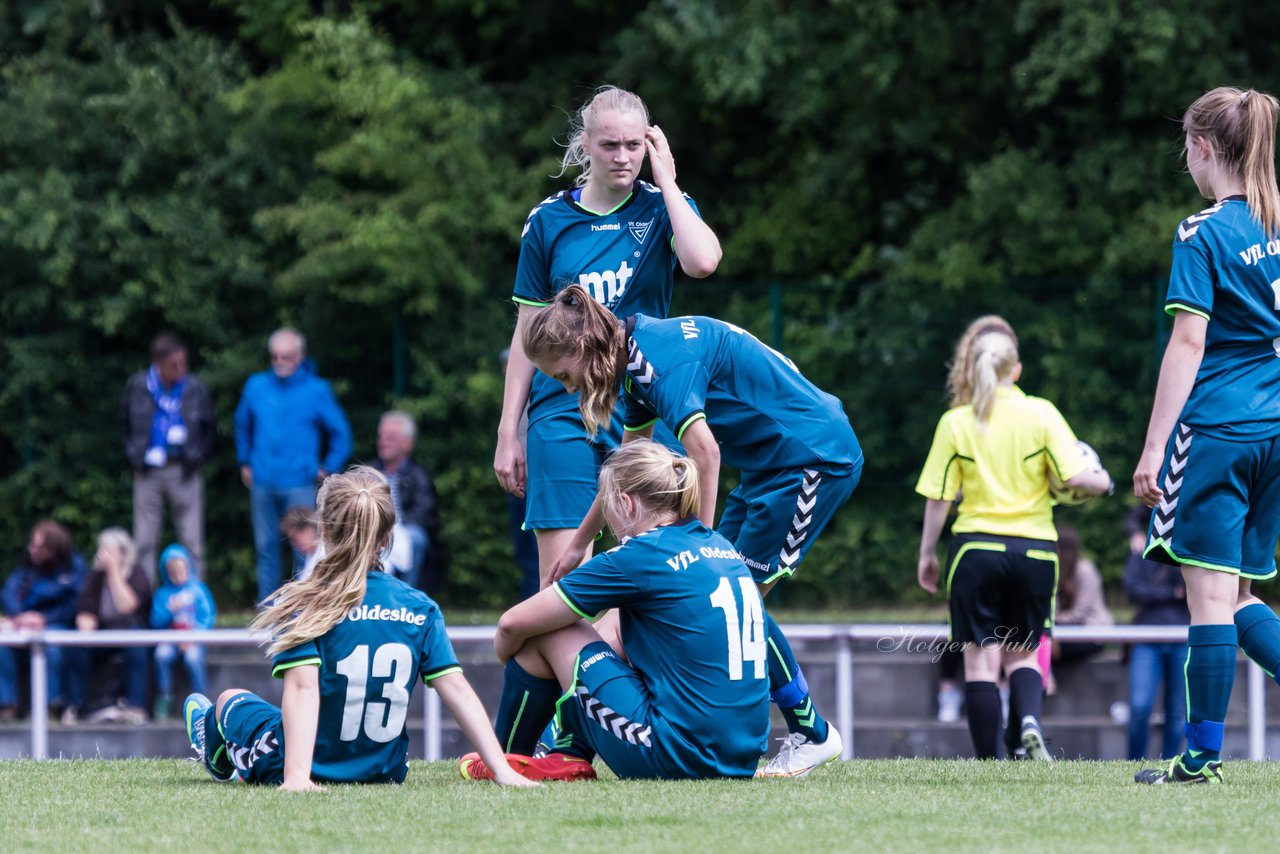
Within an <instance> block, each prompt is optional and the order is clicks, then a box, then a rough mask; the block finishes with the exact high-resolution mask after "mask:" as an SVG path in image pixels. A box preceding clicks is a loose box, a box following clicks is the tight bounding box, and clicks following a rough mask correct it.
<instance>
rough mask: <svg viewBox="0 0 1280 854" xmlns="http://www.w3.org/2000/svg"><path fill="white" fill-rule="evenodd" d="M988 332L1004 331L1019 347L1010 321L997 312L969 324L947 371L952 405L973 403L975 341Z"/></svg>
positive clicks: (957, 343)
mask: <svg viewBox="0 0 1280 854" xmlns="http://www.w3.org/2000/svg"><path fill="white" fill-rule="evenodd" d="M988 332H1002V333H1004V334H1005V335H1007V336H1008V337H1009V339H1010V340H1011V341H1013V347H1014V349H1015V350H1016V349H1017V347H1018V336H1017V335H1016V334H1014V331H1013V327H1012V326H1010V325H1009V321H1007V320H1005V319H1004V318H1003V317H1000V316H999V315H997V314H986V315H983V316H982V317H979V318H978V319H977V320H975V321H973V322H972V323H970V324H969V326H968V328H967V329H965V331H964V334H963V335H961V336H960V340H959V341H957V342H956V350H955V355H953V356H952V357H951V364H950V365H949V366H948V373H947V393H948V394H949V395H950V396H951V406H952V407H953V408H954V407H956V406H964V405H965V404H968V403H973V359H974V355H975V354H974V346H973V345H974V342H976V341H977V340H978V338H979V337H980V336H982V335H985V334H987V333H988Z"/></svg>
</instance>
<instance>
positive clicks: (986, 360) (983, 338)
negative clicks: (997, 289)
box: [970, 332, 1018, 424]
mask: <svg viewBox="0 0 1280 854" xmlns="http://www.w3.org/2000/svg"><path fill="white" fill-rule="evenodd" d="M973 351H974V357H973V370H972V371H971V372H970V382H971V383H972V385H973V414H974V417H975V418H977V419H978V422H979V423H981V424H985V423H987V422H988V421H990V420H991V410H992V408H993V407H994V406H995V402H996V389H998V388H999V386H1000V382H1001V381H1002V380H1007V379H1009V377H1011V376H1012V375H1013V369H1014V367H1015V366H1016V365H1017V364H1018V348H1017V345H1015V344H1014V343H1013V339H1011V338H1010V337H1009V336H1008V335H1005V334H1004V333H1003V332H988V333H986V334H985V335H980V336H978V338H977V339H975V340H974V342H973Z"/></svg>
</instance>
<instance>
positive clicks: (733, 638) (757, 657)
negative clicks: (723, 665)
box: [711, 578, 765, 682]
mask: <svg viewBox="0 0 1280 854" xmlns="http://www.w3.org/2000/svg"><path fill="white" fill-rule="evenodd" d="M738 586H739V587H740V588H741V590H742V619H741V621H739V619H738V603H737V602H736V601H735V600H734V598H733V587H732V586H731V585H730V583H729V579H727V578H722V579H720V584H719V585H718V586H717V587H716V589H715V592H714V593H712V594H711V604H712V606H713V607H716V608H719V609H720V610H722V611H724V628H725V634H726V638H725V639H726V640H727V641H728V642H729V679H730V680H731V681H733V682H737V681H738V680H740V679H742V665H743V662H751V663H752V664H754V665H755V671H754V673H755V678H756V679H763V678H764V677H765V670H764V658H765V646H764V604H763V603H762V602H761V601H760V591H759V590H758V589H757V588H756V583H755V582H754V581H752V580H751V579H750V578H739V579H738Z"/></svg>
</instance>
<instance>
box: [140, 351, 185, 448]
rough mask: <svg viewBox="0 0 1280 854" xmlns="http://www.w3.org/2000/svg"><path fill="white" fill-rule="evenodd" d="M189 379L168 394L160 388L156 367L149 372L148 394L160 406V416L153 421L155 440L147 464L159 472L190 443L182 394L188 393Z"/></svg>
mask: <svg viewBox="0 0 1280 854" xmlns="http://www.w3.org/2000/svg"><path fill="white" fill-rule="evenodd" d="M186 386H187V380H186V377H183V378H182V379H180V380H178V381H177V382H176V383H174V384H173V387H172V388H170V389H169V390H168V391H165V389H164V387H163V386H161V384H160V371H158V370H157V369H156V366H155V365H152V366H151V368H150V369H149V370H148V371H147V391H149V392H151V399H152V400H154V401H155V402H156V414H155V415H154V416H153V417H152V419H151V439H150V441H149V443H148V445H147V455H146V458H145V459H146V463H147V465H149V466H155V467H156V468H159V467H161V466H163V465H165V464H166V463H167V462H169V456H170V455H171V454H173V452H174V451H177V454H174V455H175V456H181V453H182V450H183V447H184V446H185V445H186V443H187V425H186V424H185V423H183V420H182V393H183V391H185V390H186Z"/></svg>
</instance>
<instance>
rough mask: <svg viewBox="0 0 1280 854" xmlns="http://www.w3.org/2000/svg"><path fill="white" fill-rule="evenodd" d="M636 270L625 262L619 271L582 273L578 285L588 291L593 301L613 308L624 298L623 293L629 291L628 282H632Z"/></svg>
mask: <svg viewBox="0 0 1280 854" xmlns="http://www.w3.org/2000/svg"><path fill="white" fill-rule="evenodd" d="M634 272H635V270H632V269H631V267H629V266H628V265H627V262H626V261H623V262H622V264H621V265H619V267H618V269H617V270H605V271H604V272H603V273H580V274H579V275H578V284H580V285H582V287H584V288H586V289H587V292H588V293H590V294H591V297H592V299H594V300H595V301H596V302H598V303H600V304H601V305H605V306H612V305H614V304H615V303H616V302H617V301H618V298H619V297H621V296H622V292H623V291H625V290H626V289H627V282H629V281H631V274H632V273H634Z"/></svg>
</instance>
